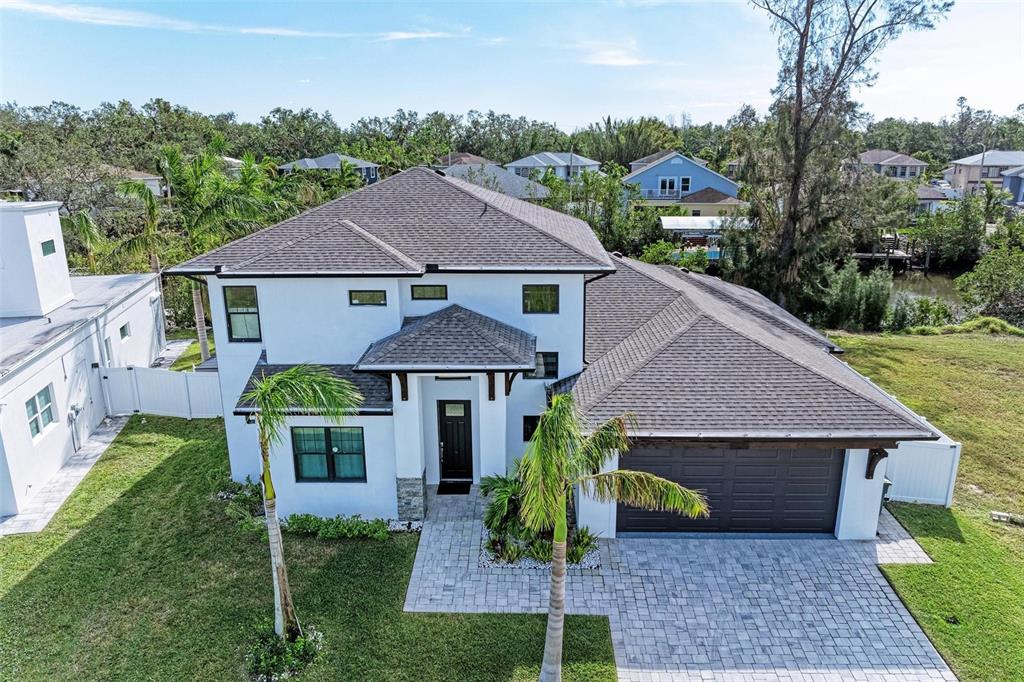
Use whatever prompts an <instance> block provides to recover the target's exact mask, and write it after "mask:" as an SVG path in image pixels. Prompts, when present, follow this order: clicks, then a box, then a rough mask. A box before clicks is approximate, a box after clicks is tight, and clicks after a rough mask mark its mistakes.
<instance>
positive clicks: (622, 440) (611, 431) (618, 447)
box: [574, 413, 636, 476]
mask: <svg viewBox="0 0 1024 682" xmlns="http://www.w3.org/2000/svg"><path fill="white" fill-rule="evenodd" d="M635 426H636V418H635V417H634V416H633V415H632V414H631V413H627V414H625V415H623V416H621V417H613V418H611V419H609V420H608V421H606V422H605V423H603V424H601V425H600V426H598V427H597V429H595V430H594V432H593V433H591V434H590V435H589V436H587V437H586V438H584V439H583V442H582V443H581V444H580V447H579V451H578V452H577V453H576V457H575V458H574V464H575V465H576V466H575V469H576V471H575V472H574V473H575V474H576V475H577V476H583V475H586V474H596V473H597V472H599V471H600V470H601V467H602V466H604V463H605V462H607V461H608V460H609V459H611V457H612V456H613V455H615V454H617V453H618V454H621V453H624V452H626V451H627V450H628V449H629V427H635Z"/></svg>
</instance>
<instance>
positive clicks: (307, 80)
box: [295, 78, 309, 85]
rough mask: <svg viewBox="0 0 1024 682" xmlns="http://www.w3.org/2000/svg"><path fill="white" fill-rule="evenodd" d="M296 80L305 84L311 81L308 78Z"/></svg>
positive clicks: (300, 83)
mask: <svg viewBox="0 0 1024 682" xmlns="http://www.w3.org/2000/svg"><path fill="white" fill-rule="evenodd" d="M295 82H296V83H298V84H299V85H305V84H306V83H309V79H308V78H300V79H299V80H297V81H295Z"/></svg>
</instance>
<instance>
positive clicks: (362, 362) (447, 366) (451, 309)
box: [356, 305, 537, 371]
mask: <svg viewBox="0 0 1024 682" xmlns="http://www.w3.org/2000/svg"><path fill="white" fill-rule="evenodd" d="M536 349H537V339H536V337H534V336H533V335H532V334H527V333H526V332H524V331H523V330H521V329H517V328H515V327H513V326H511V325H507V324H505V323H504V322H499V321H498V320H495V319H494V318H491V317H487V316H486V315H481V314H480V313H478V312H474V311H472V310H468V309H466V308H463V307H462V306H460V305H450V306H448V307H446V308H442V309H441V310H438V311H436V312H433V313H430V314H429V315H424V316H422V317H413V318H406V320H405V323H404V324H403V325H402V328H401V329H400V330H399V331H397V332H395V333H394V334H392V335H391V336H388V337H385V338H383V339H381V340H380V341H376V342H374V343H373V344H371V345H370V347H369V348H368V349H367V350H366V352H365V353H363V357H361V358H360V359H359V362H358V363H357V364H356V369H357V370H358V371H383V370H402V369H408V370H426V369H435V370H453V371H459V370H467V369H477V370H479V369H504V370H527V369H534V368H535V367H536Z"/></svg>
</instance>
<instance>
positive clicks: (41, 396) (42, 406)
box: [25, 384, 57, 438]
mask: <svg viewBox="0 0 1024 682" xmlns="http://www.w3.org/2000/svg"><path fill="white" fill-rule="evenodd" d="M25 412H26V413H27V414H28V430H29V431H31V432H32V437H33V438H35V437H36V436H38V435H39V434H40V433H42V431H43V429H45V428H46V427H47V426H49V425H50V424H52V423H54V422H55V421H57V416H56V414H54V409H53V384H50V385H48V386H47V387H46V388H44V389H43V390H41V391H39V393H36V394H35V395H34V396H32V397H31V398H29V399H28V400H26V401H25Z"/></svg>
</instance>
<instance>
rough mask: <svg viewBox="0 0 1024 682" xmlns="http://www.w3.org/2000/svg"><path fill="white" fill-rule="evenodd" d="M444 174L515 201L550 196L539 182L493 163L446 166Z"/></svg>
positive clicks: (549, 192) (548, 191)
mask: <svg viewBox="0 0 1024 682" xmlns="http://www.w3.org/2000/svg"><path fill="white" fill-rule="evenodd" d="M444 174H445V175H447V176H449V177H455V178H462V179H463V180H468V181H469V182H472V183H473V184H475V185H480V186H481V187H486V188H487V189H493V190H495V191H498V192H501V193H502V194H507V195H508V196H510V197H515V198H516V199H525V200H527V201H530V200H534V199H545V198H547V196H548V195H549V194H551V190H549V189H548V188H547V187H545V186H544V185H542V184H540V183H539V182H536V181H534V180H531V179H530V178H524V177H523V176H521V175H516V174H515V173H512V172H511V171H507V170H505V169H504V168H502V167H501V166H499V165H497V164H493V163H489V164H486V165H481V164H459V165H454V166H448V167H447V168H445V169H444Z"/></svg>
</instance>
